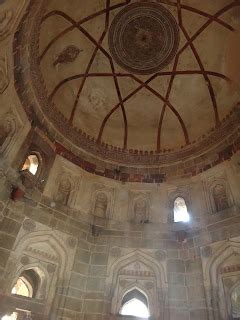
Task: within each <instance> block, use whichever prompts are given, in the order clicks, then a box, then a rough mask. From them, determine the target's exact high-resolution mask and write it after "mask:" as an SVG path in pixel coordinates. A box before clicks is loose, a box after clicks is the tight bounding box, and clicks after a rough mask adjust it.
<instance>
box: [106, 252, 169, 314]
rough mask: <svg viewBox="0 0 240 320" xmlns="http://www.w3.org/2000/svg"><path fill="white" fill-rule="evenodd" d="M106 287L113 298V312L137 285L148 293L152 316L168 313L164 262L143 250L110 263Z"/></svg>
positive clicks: (117, 311) (117, 310)
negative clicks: (166, 311)
mask: <svg viewBox="0 0 240 320" xmlns="http://www.w3.org/2000/svg"><path fill="white" fill-rule="evenodd" d="M106 285H107V286H106V288H107V294H108V297H109V299H111V301H112V304H111V313H112V314H114V315H117V314H118V313H119V310H120V308H121V303H122V299H123V297H124V295H125V294H126V292H128V291H131V290H132V289H133V288H137V289H138V290H141V291H142V292H144V294H145V295H146V296H147V297H148V303H149V310H150V313H151V315H152V316H154V317H156V318H157V317H159V316H162V317H163V315H164V309H165V305H166V303H167V298H166V296H167V288H168V286H167V281H166V273H165V269H164V266H163V265H162V264H161V263H160V262H157V261H156V260H155V259H154V258H153V257H151V256H150V255H148V254H146V253H144V252H143V251H141V250H136V251H133V252H131V253H129V254H127V255H124V256H122V257H120V258H118V259H117V260H115V261H114V262H113V263H111V264H110V266H109V268H108V271H107V280H106Z"/></svg>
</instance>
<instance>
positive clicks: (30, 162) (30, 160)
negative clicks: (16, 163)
mask: <svg viewBox="0 0 240 320" xmlns="http://www.w3.org/2000/svg"><path fill="white" fill-rule="evenodd" d="M38 167H39V160H38V157H37V156H36V155H35V154H31V155H29V156H28V157H27V159H26V161H25V163H24V165H23V167H22V170H23V171H25V170H27V171H29V172H30V173H31V174H32V175H34V176H35V175H36V173H37V170H38Z"/></svg>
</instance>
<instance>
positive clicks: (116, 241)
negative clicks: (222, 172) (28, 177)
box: [0, 163, 240, 320]
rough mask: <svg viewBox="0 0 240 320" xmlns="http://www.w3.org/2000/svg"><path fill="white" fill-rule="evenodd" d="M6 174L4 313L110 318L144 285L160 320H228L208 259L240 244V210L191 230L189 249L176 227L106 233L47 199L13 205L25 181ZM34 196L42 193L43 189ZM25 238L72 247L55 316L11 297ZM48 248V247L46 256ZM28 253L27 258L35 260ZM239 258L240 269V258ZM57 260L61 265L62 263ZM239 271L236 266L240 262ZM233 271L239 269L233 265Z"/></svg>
mask: <svg viewBox="0 0 240 320" xmlns="http://www.w3.org/2000/svg"><path fill="white" fill-rule="evenodd" d="M2 168H3V170H2V171H1V185H0V188H1V193H0V197H1V224H0V228H1V233H0V252H1V301H0V310H1V312H2V313H4V312H5V311H6V310H8V311H9V310H11V311H13V310H14V308H15V307H16V306H17V307H18V308H19V307H20V306H21V308H22V309H24V308H25V309H26V310H31V311H32V313H33V314H34V316H35V317H36V318H37V315H38V316H39V312H40V313H41V312H42V311H43V310H44V312H46V313H44V314H41V315H40V318H41V317H43V316H44V317H46V318H49V319H64V320H67V319H106V318H109V317H110V314H111V313H112V312H116V308H117V306H118V303H119V301H117V299H118V296H117V295H116V290H115V289H116V288H120V289H121V290H122V289H124V287H126V288H128V287H131V286H133V283H134V281H137V283H138V284H137V286H139V287H141V288H145V291H146V292H148V293H149V295H151V292H152V293H153V296H154V295H155V296H154V299H155V300H154V301H153V302H152V305H151V308H152V310H151V311H152V313H153V314H155V316H156V317H154V318H159V319H168V320H174V319H176V320H179V319H189V320H193V319H194V320H195V319H199V320H200V319H201V320H204V319H225V318H223V317H222V316H221V315H218V306H216V305H215V306H213V305H212V301H213V297H212V291H211V288H210V289H209V286H211V280H210V279H209V280H206V277H207V275H206V272H207V271H206V270H207V266H208V262H207V261H206V259H209V258H211V257H212V255H213V253H214V252H216V255H217V256H218V255H219V256H221V252H224V250H225V247H224V248H223V249H222V251H221V246H223V245H226V243H227V242H231V241H233V240H231V239H235V240H234V242H235V243H236V242H237V243H238V244H237V246H238V245H239V240H238V239H239V238H237V237H239V230H240V229H239V227H240V215H239V213H240V212H239V207H238V206H236V205H234V206H232V207H231V208H230V209H227V210H224V211H222V212H220V213H216V214H211V213H208V214H205V215H202V216H200V217H199V218H198V219H197V221H196V219H195V221H193V222H192V223H190V224H189V227H188V228H187V229H185V232H186V239H185V240H184V242H179V241H178V234H177V231H178V230H177V229H176V224H166V223H147V224H135V223H132V222H127V221H125V222H122V223H120V222H118V221H115V220H113V219H112V220H108V221H106V222H105V225H104V226H95V227H93V226H92V223H93V221H94V220H92V221H91V218H90V217H87V216H86V214H85V213H84V212H81V211H80V210H76V209H74V208H69V207H66V206H63V205H57V204H56V206H54V207H52V206H53V204H52V199H51V198H49V197H47V196H46V195H45V196H40V197H39V196H38V197H34V196H33V197H32V198H30V197H29V195H28V193H27V194H26V196H25V197H24V198H22V199H21V200H20V201H12V200H10V194H11V185H12V183H13V180H14V179H15V180H14V181H16V179H18V175H17V174H16V173H15V176H14V172H15V171H13V170H12V169H11V168H10V167H9V166H8V165H7V164H6V163H5V164H2ZM237 182H238V181H237ZM235 191H236V190H235ZM33 194H37V190H35V193H33ZM26 226H27V227H26ZM26 229H27V232H26ZM33 229H34V230H33ZM24 230H25V231H24ZM23 232H25V233H26V234H27V237H30V235H31V233H32V232H38V233H39V234H40V236H41V237H42V238H41V239H42V240H41V241H43V242H45V241H46V243H50V242H51V240H50V238H49V237H50V236H51V235H54V234H58V237H59V238H60V239H61V241H63V243H64V244H63V247H64V248H66V249H65V250H66V251H65V253H64V250H63V252H62V253H59V257H61V259H60V260H61V264H63V261H65V260H66V261H68V263H69V264H70V266H69V272H67V274H66V277H65V276H63V275H62V276H59V277H58V280H57V281H56V283H55V284H54V288H52V290H53V292H54V293H53V294H52V299H50V300H47V301H48V302H49V304H50V305H51V306H52V307H50V305H49V309H46V306H45V307H44V309H42V308H41V306H42V304H43V301H41V300H40V301H39V300H38V301H36V300H34V302H30V301H26V300H24V299H23V300H21V299H18V300H17V301H16V298H15V297H11V296H10V295H9V294H10V292H9V288H10V287H9V286H11V285H12V284H13V282H12V281H13V278H14V276H15V275H14V270H15V269H14V264H13V262H14V261H15V263H16V261H17V259H18V258H19V259H20V258H21V257H22V256H21V255H22V252H21V251H20V249H18V248H20V247H21V246H20V247H19V246H17V243H18V242H19V241H20V243H21V241H23V240H21V239H23ZM25 233H24V235H25ZM64 239H65V240H64ZM41 243H42V242H41ZM44 246H45V245H43V244H42V245H41V248H42V250H43V252H44V250H45V249H44V248H45V247H44ZM38 249H39V248H38ZM55 249H56V248H55ZM21 250H23V249H21ZM56 250H57V249H56ZM71 250H72V251H73V253H71ZM26 252H27V251H26ZM26 252H25V253H24V255H27V254H26ZM59 252H60V251H59ZM32 254H33V255H34V257H35V258H36V259H37V257H38V259H39V261H41V263H42V264H43V263H45V262H46V261H45V260H46V257H44V256H43V253H41V252H39V251H32ZM41 254H42V255H41ZM237 254H238V253H237ZM64 255H65V257H64ZM14 259H15V260H14ZM48 259H49V257H48ZM237 259H238V261H239V263H240V258H239V255H237ZM60 260H59V261H60ZM56 261H57V262H56ZM56 261H55V262H54V263H56V264H57V263H59V261H58V260H56ZM48 262H49V260H48ZM16 264H17V263H16ZM233 264H235V265H236V261H235V262H234V261H233ZM230 265H231V267H232V263H230ZM226 267H227V266H225V268H226ZM11 268H12V269H11ZM64 268H65V267H64ZM66 268H67V267H66ZM66 270H67V269H66ZM9 275H12V278H11V277H10V276H9ZM143 275H144V276H143ZM235 276H236V271H235ZM124 277H125V278H126V279H124ZM124 280H125V281H124ZM235 281H236V279H235ZM209 295H210V296H209ZM45 302H46V301H45V300H44V303H45ZM39 305H40V306H39ZM214 308H215V311H214V312H215V315H212V311H211V309H214ZM222 312H224V310H223V311H222ZM216 314H217V315H216ZM214 317H215V318H214Z"/></svg>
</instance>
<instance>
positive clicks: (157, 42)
mask: <svg viewBox="0 0 240 320" xmlns="http://www.w3.org/2000/svg"><path fill="white" fill-rule="evenodd" d="M178 46H179V28H178V24H177V22H176V20H175V18H174V17H173V15H172V14H171V13H170V12H169V11H168V10H167V9H165V8H164V7H163V6H161V5H160V4H158V3H152V2H150V3H145V2H140V3H133V4H131V5H129V6H127V7H125V8H124V9H123V10H122V11H120V12H119V13H118V14H117V15H116V17H115V18H114V20H113V22H112V25H111V27H110V30H109V48H110V52H111V54H112V57H113V58H114V60H115V61H116V63H118V64H119V65H120V66H121V67H122V68H123V69H125V70H127V71H129V72H131V73H135V74H152V73H156V72H158V71H160V70H161V69H163V68H164V67H166V66H167V65H168V64H169V63H170V62H171V60H172V59H173V58H174V56H175V54H176V53H177V49H178Z"/></svg>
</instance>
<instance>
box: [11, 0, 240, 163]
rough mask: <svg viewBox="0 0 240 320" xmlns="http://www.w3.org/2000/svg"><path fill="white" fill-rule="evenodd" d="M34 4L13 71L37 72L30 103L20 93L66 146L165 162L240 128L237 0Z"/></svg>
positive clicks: (202, 150)
mask: <svg viewBox="0 0 240 320" xmlns="http://www.w3.org/2000/svg"><path fill="white" fill-rule="evenodd" d="M37 2H38V3H37V4H36V2H35V3H34V1H32V2H31V3H30V5H29V7H28V10H27V13H26V15H25V17H24V19H23V21H22V29H21V31H22V33H23V30H24V28H25V35H23V34H22V36H21V37H20V35H19V34H20V33H19V32H18V33H17V34H16V37H15V38H16V39H15V42H16V43H18V45H19V44H20V45H22V47H21V50H20V49H19V50H18V56H17V58H15V62H16V61H17V62H18V63H20V60H21V61H22V63H25V65H24V69H25V70H23V68H22V69H21V70H20V71H19V72H18V74H16V75H15V76H17V77H19V76H20V75H19V73H21V77H22V78H24V79H25V80H24V81H25V82H26V81H27V79H28V81H29V79H30V83H31V85H30V86H29V90H27V91H29V92H30V91H31V92H30V93H29V92H28V93H27V94H28V95H31V94H32V96H31V100H32V101H34V103H32V104H31V108H30V107H29V103H28V106H27V103H26V97H25V96H24V95H26V92H25V94H20V98H21V99H22V102H23V104H24V105H25V106H26V109H27V111H28V114H31V117H32V116H33V115H34V118H37V121H38V122H40V123H41V125H42V126H43V127H44V128H45V130H46V131H47V132H48V134H49V136H50V137H51V138H52V139H54V140H56V141H57V142H58V144H61V145H62V146H64V150H65V149H67V150H69V151H71V152H72V153H73V154H75V155H76V154H78V155H79V154H81V155H82V153H83V154H85V157H87V158H88V159H89V157H90V158H91V159H100V160H103V161H107V162H109V163H112V162H114V163H116V164H119V165H123V166H124V165H126V166H130V165H131V166H138V165H144V166H145V167H147V166H153V165H155V166H160V165H162V164H163V163H165V165H168V164H169V163H171V162H177V161H183V160H184V161H185V160H186V159H190V158H191V159H192V158H194V157H197V156H198V157H199V156H202V155H203V154H207V153H208V152H209V149H212V148H213V147H216V144H219V143H221V142H223V141H224V139H229V135H230V134H232V133H233V132H234V129H236V128H237V124H238V121H239V118H237V119H236V117H235V118H234V116H233V114H234V112H235V111H234V110H236V106H237V105H238V102H239V92H237V91H236V90H235V91H234V90H231V87H230V86H229V83H230V81H229V79H228V70H227V58H226V57H227V54H228V43H229V38H230V35H231V34H232V33H233V32H234V30H235V28H236V27H237V26H238V24H239V21H240V20H239V19H240V18H239V17H240V14H239V12H240V10H239V7H240V1H231V0H218V1H209V0H201V1H200V0H174V1H167V0H165V1H163V0H157V1H131V0H127V1H123V0H91V1H85V0H71V1H63V0H49V1H37ZM26 21H27V22H26ZM23 22H25V24H24V23H23ZM26 28H27V29H26ZM27 33H28V34H29V35H28V36H27ZM29 39H31V41H29ZM24 42H25V43H27V42H28V46H29V49H28V50H27V51H26V48H25V47H24V46H23V44H24ZM29 43H30V44H29ZM17 59H18V60H17ZM27 65H29V68H28V67H27ZM17 90H18V93H19V92H20V91H21V90H20V89H19V88H17ZM29 99H30V97H29ZM23 100H24V101H23ZM30 109H31V110H30ZM230 122H231V123H230ZM230 130H231V131H230ZM235 136H236V135H235ZM224 147H226V143H225V145H224Z"/></svg>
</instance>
